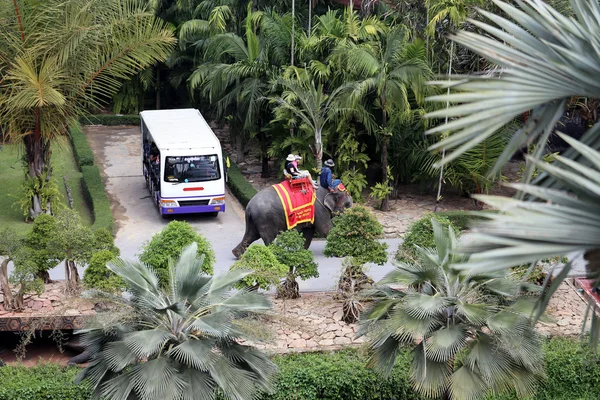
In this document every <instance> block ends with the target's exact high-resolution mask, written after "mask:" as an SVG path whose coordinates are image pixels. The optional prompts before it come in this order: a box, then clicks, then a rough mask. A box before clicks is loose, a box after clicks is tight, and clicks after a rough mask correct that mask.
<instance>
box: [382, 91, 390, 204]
mask: <svg viewBox="0 0 600 400" xmlns="http://www.w3.org/2000/svg"><path fill="white" fill-rule="evenodd" d="M381 107H382V108H383V109H384V110H383V129H386V128H387V113H386V112H385V99H381ZM387 167H388V137H387V131H385V130H384V132H383V138H382V140H381V177H382V179H383V183H384V184H386V185H387V184H388V171H387ZM389 210H390V196H389V195H387V194H386V195H385V197H384V198H383V200H382V201H381V211H389Z"/></svg>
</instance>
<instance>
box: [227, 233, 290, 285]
mask: <svg viewBox="0 0 600 400" xmlns="http://www.w3.org/2000/svg"><path fill="white" fill-rule="evenodd" d="M288 268H289V267H288V266H286V265H284V264H282V263H281V262H279V260H278V259H277V257H276V256H275V254H273V252H272V251H271V248H270V247H267V246H265V245H264V244H253V245H251V246H250V247H248V250H246V252H245V253H244V254H243V255H242V257H240V259H239V260H238V261H236V262H235V263H233V265H232V266H231V268H230V271H235V270H238V269H242V270H248V271H252V273H250V274H248V275H246V276H244V277H243V278H242V279H241V280H240V282H239V283H238V285H237V287H239V288H245V289H251V290H258V289H264V290H268V289H269V288H270V287H271V286H275V285H277V284H279V282H280V281H281V279H283V278H284V277H285V276H286V274H287V273H288Z"/></svg>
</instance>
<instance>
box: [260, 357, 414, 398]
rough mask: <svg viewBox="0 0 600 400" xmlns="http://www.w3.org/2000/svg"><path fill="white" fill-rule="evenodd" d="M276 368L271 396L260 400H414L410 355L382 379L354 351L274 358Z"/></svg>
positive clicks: (401, 359) (402, 359) (399, 361)
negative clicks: (410, 380)
mask: <svg viewBox="0 0 600 400" xmlns="http://www.w3.org/2000/svg"><path fill="white" fill-rule="evenodd" d="M273 361H274V362H275V364H277V366H278V368H279V373H278V375H277V379H276V383H275V388H274V390H273V394H270V395H263V396H262V397H261V400H288V399H302V400H317V399H327V400H375V399H377V400H384V399H385V400H413V399H419V397H418V396H417V394H415V393H414V391H413V390H412V387H411V385H410V382H409V366H410V358H409V352H408V351H404V352H402V353H401V354H400V355H399V356H398V362H397V363H396V365H395V367H394V369H393V371H392V374H391V376H390V377H389V378H387V379H386V378H382V377H381V376H379V375H377V374H376V373H375V372H374V371H373V370H371V369H369V368H367V367H366V366H365V365H366V357H365V356H364V355H363V354H362V353H361V352H360V351H357V350H345V351H340V352H335V353H310V354H297V355H284V356H278V357H275V358H274V360H273Z"/></svg>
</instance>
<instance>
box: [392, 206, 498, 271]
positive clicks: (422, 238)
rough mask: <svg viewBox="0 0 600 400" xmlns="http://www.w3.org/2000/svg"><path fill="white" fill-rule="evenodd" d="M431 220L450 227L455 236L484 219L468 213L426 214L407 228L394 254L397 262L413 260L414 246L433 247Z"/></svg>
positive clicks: (446, 227) (445, 227)
mask: <svg viewBox="0 0 600 400" xmlns="http://www.w3.org/2000/svg"><path fill="white" fill-rule="evenodd" d="M491 212H493V211H491ZM431 218H435V219H436V220H437V221H438V222H439V223H440V224H441V225H442V227H444V229H448V226H450V225H452V228H453V229H454V232H455V233H456V234H457V235H458V234H460V233H461V232H464V231H466V230H467V229H469V227H470V226H471V224H472V223H473V222H474V221H477V220H482V219H484V217H482V216H479V215H473V214H471V213H470V212H468V211H445V212H439V213H430V214H426V215H424V216H423V217H422V218H421V219H419V220H417V221H415V222H413V223H412V224H411V225H410V227H409V228H408V232H407V233H406V235H404V240H403V242H402V244H401V245H400V246H399V247H398V251H397V252H396V255H395V259H396V260H397V261H402V262H410V261H412V260H414V257H415V255H416V250H415V246H419V247H422V248H433V247H435V241H434V239H433V227H432V226H431Z"/></svg>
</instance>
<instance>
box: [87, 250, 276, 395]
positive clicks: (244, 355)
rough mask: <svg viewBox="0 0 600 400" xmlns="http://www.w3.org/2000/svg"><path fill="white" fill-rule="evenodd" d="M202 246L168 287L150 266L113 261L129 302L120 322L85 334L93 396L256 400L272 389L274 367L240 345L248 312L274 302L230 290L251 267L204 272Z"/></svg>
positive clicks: (183, 260)
mask: <svg viewBox="0 0 600 400" xmlns="http://www.w3.org/2000/svg"><path fill="white" fill-rule="evenodd" d="M196 251H197V244H196V243H192V244H191V245H189V246H188V247H186V248H185V249H184V250H183V251H182V253H181V257H180V258H179V260H177V261H175V262H173V263H171V265H170V277H171V278H170V283H169V287H168V289H166V290H164V289H162V288H161V285H160V284H159V280H158V277H157V275H156V274H155V273H154V271H153V270H152V268H151V267H149V266H147V265H145V264H141V263H133V262H127V261H123V260H117V261H114V262H112V263H109V265H108V268H109V269H110V270H111V271H113V272H114V273H116V274H117V275H119V276H120V277H121V278H122V279H123V280H124V281H125V282H126V284H127V286H128V291H129V292H130V293H131V299H130V300H129V301H128V302H127V303H128V306H127V307H126V309H127V312H125V313H122V314H121V316H122V317H120V318H117V320H116V322H115V321H111V322H109V323H107V324H105V326H99V327H95V328H90V329H86V330H84V331H82V333H83V335H82V343H83V344H84V345H85V346H86V349H87V351H88V352H89V354H90V355H91V359H90V363H89V365H88V367H87V368H86V369H85V370H83V371H82V372H81V374H80V375H79V376H78V378H77V379H78V381H81V380H83V379H87V380H88V381H89V382H90V384H91V386H92V388H93V390H94V398H97V399H99V398H103V399H108V400H112V399H190V400H192V399H199V398H201V399H214V398H216V391H221V392H222V393H223V394H225V395H226V396H227V397H228V398H232V399H253V398H255V395H256V393H257V391H258V390H263V391H265V390H266V391H268V390H270V388H271V378H272V376H273V374H274V372H275V369H276V367H275V365H274V364H273V363H272V362H271V361H270V360H269V359H268V357H267V356H266V355H264V354H263V353H261V352H259V351H257V350H255V349H253V348H252V347H249V346H245V345H241V344H239V343H238V340H239V339H241V338H243V336H244V334H243V332H241V331H240V328H239V324H236V319H239V318H240V317H241V316H243V315H245V314H247V313H248V312H250V313H253V312H261V311H265V310H267V309H269V308H270V303H269V301H268V300H267V299H266V298H265V297H264V296H262V295H259V294H256V293H249V292H248V291H244V290H241V291H237V292H232V291H231V288H232V286H233V285H235V284H236V283H237V282H238V281H239V280H240V279H242V278H243V277H245V276H246V275H248V274H249V271H240V270H236V271H232V272H229V273H227V274H225V275H222V276H215V277H211V276H208V275H205V274H203V272H202V261H203V260H202V258H203V256H202V257H200V258H197V257H196ZM111 317H113V316H111Z"/></svg>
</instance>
